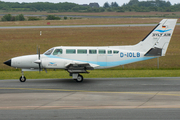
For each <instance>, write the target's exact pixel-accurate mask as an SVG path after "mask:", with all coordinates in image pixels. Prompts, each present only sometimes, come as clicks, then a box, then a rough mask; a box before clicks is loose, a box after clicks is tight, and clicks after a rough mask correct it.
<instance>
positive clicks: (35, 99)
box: [0, 77, 180, 120]
mask: <svg viewBox="0 0 180 120" xmlns="http://www.w3.org/2000/svg"><path fill="white" fill-rule="evenodd" d="M179 110H180V77H172V78H171V77H169V78H166V77H159V78H86V79H85V80H84V82H82V83H77V82H76V81H74V80H72V79H29V80H27V81H26V82H25V83H21V82H19V81H18V80H0V116H1V118H0V119H8V120H9V119H13V120H15V119H17V120H19V119H38V120H41V119H43V120H44V119H75V120H76V119H108V120H111V119H133V120H137V119H163V120H169V119H172V120H178V119H180V114H179Z"/></svg>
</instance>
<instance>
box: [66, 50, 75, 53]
mask: <svg viewBox="0 0 180 120" xmlns="http://www.w3.org/2000/svg"><path fill="white" fill-rule="evenodd" d="M66 54H76V49H66Z"/></svg>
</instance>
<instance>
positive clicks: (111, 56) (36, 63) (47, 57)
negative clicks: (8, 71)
mask: <svg viewBox="0 0 180 120" xmlns="http://www.w3.org/2000/svg"><path fill="white" fill-rule="evenodd" d="M176 22H177V19H163V20H162V21H161V22H160V23H159V24H158V25H157V26H156V27H155V28H154V29H153V30H152V31H151V32H150V33H149V34H148V35H147V36H146V37H145V38H144V39H143V40H142V41H140V42H139V43H138V44H136V45H130V46H104V47H78V46H75V47H67V46H59V47H53V48H51V49H49V50H48V51H46V52H45V53H44V54H40V50H39V49H38V55H26V56H20V57H14V58H11V59H10V60H8V61H6V62H4V64H6V65H9V66H11V67H14V68H21V69H22V76H21V77H20V81H21V82H25V81H26V77H25V76H24V74H23V71H41V70H42V69H45V71H46V69H64V70H67V71H68V72H69V74H70V76H72V77H73V79H75V80H76V81H77V82H82V81H83V76H82V75H80V73H88V72H87V70H94V69H104V68H110V67H115V66H119V65H124V64H129V63H133V62H138V61H143V60H149V59H153V58H157V57H160V56H165V53H166V51H167V48H168V45H169V42H170V39H171V37H172V34H173V31H174V28H175V25H176Z"/></svg>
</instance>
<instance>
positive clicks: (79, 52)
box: [77, 49, 87, 54]
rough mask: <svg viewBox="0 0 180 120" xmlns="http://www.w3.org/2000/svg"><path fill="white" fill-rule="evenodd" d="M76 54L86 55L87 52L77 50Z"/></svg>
mask: <svg viewBox="0 0 180 120" xmlns="http://www.w3.org/2000/svg"><path fill="white" fill-rule="evenodd" d="M77 53H78V54H87V50H86V49H81V50H80V49H79V50H77Z"/></svg>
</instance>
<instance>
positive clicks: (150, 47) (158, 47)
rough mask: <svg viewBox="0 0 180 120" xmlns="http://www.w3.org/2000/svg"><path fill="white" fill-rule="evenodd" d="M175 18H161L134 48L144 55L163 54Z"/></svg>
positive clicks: (174, 23) (175, 20)
mask: <svg viewBox="0 0 180 120" xmlns="http://www.w3.org/2000/svg"><path fill="white" fill-rule="evenodd" d="M176 22H177V19H163V20H162V21H161V22H160V23H159V24H158V25H157V26H156V27H155V28H154V29H153V30H152V31H151V32H150V33H149V34H148V35H147V36H146V37H145V38H144V39H143V40H142V41H141V42H139V43H138V44H136V45H134V47H135V48H134V49H136V50H138V51H142V52H145V53H146V54H145V56H165V54H166V51H167V48H168V45H169V42H170V39H171V37H172V34H173V31H174V28H175V25H176Z"/></svg>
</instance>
